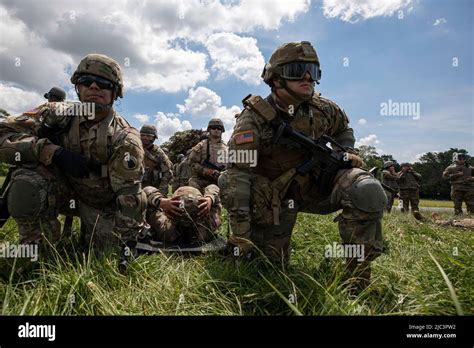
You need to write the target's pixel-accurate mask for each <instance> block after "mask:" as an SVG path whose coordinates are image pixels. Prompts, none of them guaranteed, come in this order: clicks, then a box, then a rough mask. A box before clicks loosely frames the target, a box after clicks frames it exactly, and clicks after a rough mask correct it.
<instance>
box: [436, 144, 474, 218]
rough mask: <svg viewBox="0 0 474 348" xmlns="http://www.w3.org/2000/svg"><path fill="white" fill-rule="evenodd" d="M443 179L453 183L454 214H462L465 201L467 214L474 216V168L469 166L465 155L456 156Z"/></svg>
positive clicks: (445, 171)
mask: <svg viewBox="0 0 474 348" xmlns="http://www.w3.org/2000/svg"><path fill="white" fill-rule="evenodd" d="M443 179H446V180H449V181H450V182H451V199H452V200H453V202H454V214H456V215H460V214H462V202H463V201H464V202H465V203H466V208H467V212H468V213H469V214H474V167H472V166H470V165H469V163H468V162H467V156H466V155H465V154H462V153H459V154H455V159H454V163H453V164H452V165H450V166H449V167H447V168H446V169H445V170H444V172H443Z"/></svg>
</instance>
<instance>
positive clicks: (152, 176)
mask: <svg viewBox="0 0 474 348" xmlns="http://www.w3.org/2000/svg"><path fill="white" fill-rule="evenodd" d="M140 134H150V135H153V136H154V137H155V138H154V139H153V141H154V140H155V139H156V138H157V132H156V127H155V126H153V125H144V126H143V127H142V128H141V129H140ZM143 149H144V150H145V174H144V175H143V180H142V186H143V187H145V186H154V187H158V189H159V190H160V192H163V193H164V194H165V195H167V194H168V185H169V184H170V182H171V180H172V179H173V171H172V169H173V163H171V161H170V160H169V158H168V156H167V155H166V153H165V152H164V151H163V150H162V149H161V148H160V147H159V146H158V145H155V144H153V143H151V144H150V145H148V146H145V145H143Z"/></svg>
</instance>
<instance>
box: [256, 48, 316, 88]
mask: <svg viewBox="0 0 474 348" xmlns="http://www.w3.org/2000/svg"><path fill="white" fill-rule="evenodd" d="M292 62H303V63H315V64H316V65H317V71H316V72H315V75H317V76H312V75H313V74H312V75H311V78H312V79H313V80H315V81H319V79H320V78H321V69H320V68H319V58H318V55H317V54H316V50H315V49H314V47H313V46H312V45H311V43H310V42H309V41H301V42H288V43H285V44H283V45H281V46H279V47H278V48H277V49H276V50H275V52H273V54H272V56H271V57H270V60H269V61H268V63H267V64H265V67H264V68H263V72H262V76H261V77H262V78H263V80H264V81H265V83H266V84H267V85H269V86H272V84H273V83H272V80H273V78H275V77H278V76H280V77H281V74H282V66H284V65H285V64H288V63H292ZM303 73H304V71H303Z"/></svg>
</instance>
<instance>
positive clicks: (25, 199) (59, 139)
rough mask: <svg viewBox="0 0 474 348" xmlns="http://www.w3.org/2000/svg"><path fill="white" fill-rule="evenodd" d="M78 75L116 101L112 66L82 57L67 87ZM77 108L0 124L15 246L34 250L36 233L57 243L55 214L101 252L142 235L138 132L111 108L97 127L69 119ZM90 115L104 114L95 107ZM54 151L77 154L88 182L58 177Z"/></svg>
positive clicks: (49, 108)
mask: <svg viewBox="0 0 474 348" xmlns="http://www.w3.org/2000/svg"><path fill="white" fill-rule="evenodd" d="M84 75H87V76H90V75H94V76H99V77H102V78H104V79H107V80H109V81H110V82H113V83H114V91H113V97H112V98H113V99H116V98H117V97H122V95H123V94H122V93H123V92H122V91H123V84H122V75H121V71H120V67H119V65H118V64H117V63H116V62H115V61H114V60H113V59H111V58H109V57H107V56H104V55H98V54H91V55H88V56H86V57H85V58H84V59H83V60H82V61H81V63H80V64H79V66H78V68H77V70H76V71H75V73H74V75H73V76H72V78H71V82H72V83H74V84H76V83H77V80H78V78H80V77H82V76H84ZM90 104H94V103H90ZM78 105H84V104H80V103H46V104H44V105H42V106H41V107H39V108H37V109H35V110H33V111H31V112H27V113H24V114H23V115H22V116H18V117H9V118H7V119H6V120H5V121H4V122H2V123H1V124H0V160H1V161H3V162H6V163H9V164H12V165H15V166H16V169H15V170H14V172H13V174H12V179H11V182H10V184H9V187H8V198H7V201H8V208H9V211H10V214H11V216H12V217H13V218H14V219H15V220H16V222H17V224H18V228H19V233H20V242H21V243H40V242H41V240H42V232H43V233H45V234H46V235H47V236H49V237H50V238H51V239H50V241H53V242H54V241H55V240H56V239H58V237H59V233H60V223H59V221H58V219H57V216H58V214H59V213H62V214H67V215H72V214H74V215H78V216H80V218H81V232H82V234H83V236H84V237H85V238H86V242H91V243H92V244H93V245H94V246H97V247H100V248H103V247H106V246H111V245H118V243H117V242H118V241H119V239H118V238H120V240H121V241H122V242H124V243H129V242H130V243H133V241H134V239H135V238H136V236H137V235H138V234H139V232H140V231H141V230H142V229H143V228H144V222H145V220H144V217H145V209H146V196H145V194H144V192H143V191H142V190H141V186H140V178H141V176H142V174H143V149H142V146H141V142H140V137H139V134H138V131H137V130H136V129H134V128H132V127H131V126H130V125H129V124H128V123H127V121H125V119H123V118H122V117H121V116H120V115H119V114H117V113H116V112H115V110H114V109H113V108H112V106H111V105H112V103H111V104H109V105H107V106H105V107H106V109H105V110H108V114H107V116H106V117H105V118H103V119H102V120H100V121H97V120H94V119H92V120H90V119H89V117H86V116H81V115H76V114H72V112H71V113H69V112H68V111H67V110H73V109H72V108H73V107H75V106H78ZM96 107H97V108H99V110H104V109H100V107H101V105H100V104H99V105H96ZM102 107H103V106H102ZM64 110H66V111H64ZM58 150H59V151H62V152H64V151H67V150H69V151H70V153H74V154H76V156H78V154H81V155H82V156H83V157H82V158H84V160H87V164H88V166H89V168H90V173H88V174H89V175H87V176H84V177H82V178H79V177H73V176H72V175H70V174H69V173H62V172H61V171H60V170H59V165H60V164H62V163H59V164H57V163H56V162H55V158H56V154H57V153H58V152H57V151H58ZM18 154H19V155H20V157H17V156H18ZM76 200H77V201H76ZM117 237H118V238H117Z"/></svg>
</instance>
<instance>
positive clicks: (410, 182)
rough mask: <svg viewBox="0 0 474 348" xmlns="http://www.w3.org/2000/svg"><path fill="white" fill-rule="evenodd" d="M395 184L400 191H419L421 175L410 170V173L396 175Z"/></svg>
mask: <svg viewBox="0 0 474 348" xmlns="http://www.w3.org/2000/svg"><path fill="white" fill-rule="evenodd" d="M397 182H398V187H399V188H400V190H412V189H419V188H420V184H421V174H419V173H417V172H415V171H414V170H412V171H411V172H406V173H403V172H402V171H400V172H398V173H397Z"/></svg>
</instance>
